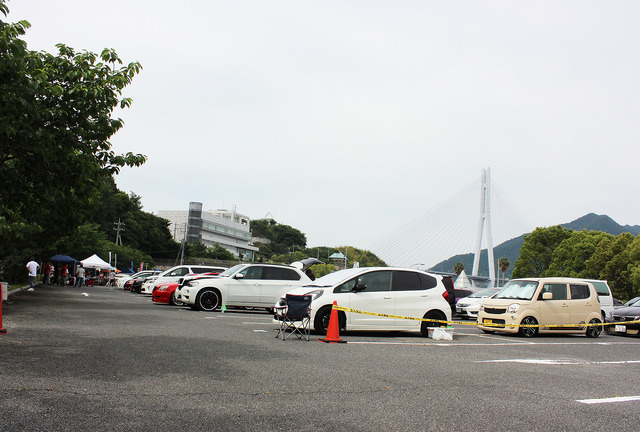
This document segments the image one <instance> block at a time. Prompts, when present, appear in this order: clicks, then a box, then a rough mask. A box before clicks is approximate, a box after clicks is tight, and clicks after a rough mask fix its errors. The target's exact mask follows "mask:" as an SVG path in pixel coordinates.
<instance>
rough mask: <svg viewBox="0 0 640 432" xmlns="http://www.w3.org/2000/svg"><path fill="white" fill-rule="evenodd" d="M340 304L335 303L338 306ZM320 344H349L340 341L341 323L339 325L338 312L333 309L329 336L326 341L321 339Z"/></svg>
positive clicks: (328, 330)
mask: <svg viewBox="0 0 640 432" xmlns="http://www.w3.org/2000/svg"><path fill="white" fill-rule="evenodd" d="M337 304H338V303H337V302H335V301H334V302H333V305H334V306H336V305H337ZM319 340H320V342H326V343H347V341H346V340H342V339H340V323H338V311H337V310H335V309H334V308H331V316H330V317H329V327H328V328H327V336H326V337H325V338H324V339H319Z"/></svg>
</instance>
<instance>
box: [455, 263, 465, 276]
mask: <svg viewBox="0 0 640 432" xmlns="http://www.w3.org/2000/svg"><path fill="white" fill-rule="evenodd" d="M462 270H464V264H462V263H461V262H457V263H455V264H454V265H453V272H454V273H455V274H457V275H459V274H460V273H462Z"/></svg>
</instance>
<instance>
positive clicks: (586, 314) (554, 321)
mask: <svg viewBox="0 0 640 432" xmlns="http://www.w3.org/2000/svg"><path fill="white" fill-rule="evenodd" d="M602 322H603V320H602V310H601V305H600V301H599V297H598V293H597V291H596V288H595V286H594V283H593V282H592V281H588V280H586V279H575V278H564V277H551V278H530V279H529V278H527V279H512V280H510V281H509V282H507V283H506V284H505V286H504V288H502V289H501V290H500V292H498V293H497V294H496V295H495V297H493V298H490V299H486V300H485V302H484V304H483V305H482V307H481V308H480V311H479V312H478V328H479V329H481V330H482V331H483V332H485V333H494V332H505V333H519V334H520V335H521V336H525V337H532V336H535V335H537V334H538V333H539V332H540V333H545V332H556V333H584V334H586V336H587V337H594V338H595V337H598V336H600V333H601V332H602V326H601V325H598V324H602ZM587 323H589V324H590V325H588V326H586V325H585V324H587Z"/></svg>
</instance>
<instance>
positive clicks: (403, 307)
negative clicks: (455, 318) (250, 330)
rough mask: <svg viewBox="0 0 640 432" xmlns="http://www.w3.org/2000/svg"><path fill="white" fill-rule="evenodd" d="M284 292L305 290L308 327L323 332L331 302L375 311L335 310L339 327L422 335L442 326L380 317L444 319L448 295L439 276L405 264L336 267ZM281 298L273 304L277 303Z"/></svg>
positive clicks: (302, 292) (448, 313)
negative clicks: (309, 314)
mask: <svg viewBox="0 0 640 432" xmlns="http://www.w3.org/2000/svg"><path fill="white" fill-rule="evenodd" d="M286 294H296V295H305V294H311V295H312V296H313V300H312V301H311V325H312V327H313V329H314V330H315V331H316V332H318V333H322V334H324V333H326V332H327V328H328V325H329V317H330V314H331V307H332V305H333V302H334V300H335V301H336V302H337V304H338V305H339V306H343V307H347V308H350V309H356V310H360V311H364V312H373V313H375V314H380V315H382V316H377V315H368V314H359V313H352V312H350V313H344V312H342V311H339V312H338V320H339V327H340V329H342V330H391V331H393V330H407V331H420V332H421V333H422V334H423V335H424V336H427V335H428V330H427V328H428V327H439V326H442V325H443V324H438V323H434V322H431V323H429V322H426V321H420V320H410V319H400V318H395V317H389V316H384V315H399V316H403V317H412V318H429V319H433V320H441V321H450V320H451V307H450V306H449V300H448V299H449V294H448V293H447V290H446V289H445V287H444V285H443V283H442V277H441V276H437V275H433V274H430V273H426V272H423V271H421V270H412V269H405V268H391V267H364V268H352V269H346V270H339V271H337V272H334V273H331V274H328V275H326V276H323V277H321V278H319V279H316V280H315V281H314V282H313V283H311V284H308V285H305V286H303V287H300V288H296V289H293V290H291V291H288V292H287V293H286ZM283 302H284V296H283V298H282V299H280V301H279V302H278V303H277V304H276V306H277V307H279V306H282V304H283Z"/></svg>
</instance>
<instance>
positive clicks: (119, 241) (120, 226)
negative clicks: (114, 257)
mask: <svg viewBox="0 0 640 432" xmlns="http://www.w3.org/2000/svg"><path fill="white" fill-rule="evenodd" d="M113 224H114V225H115V226H116V227H115V228H114V230H115V231H116V245H118V244H120V246H122V237H120V232H121V231H124V222H120V218H118V222H114V223H113Z"/></svg>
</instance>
